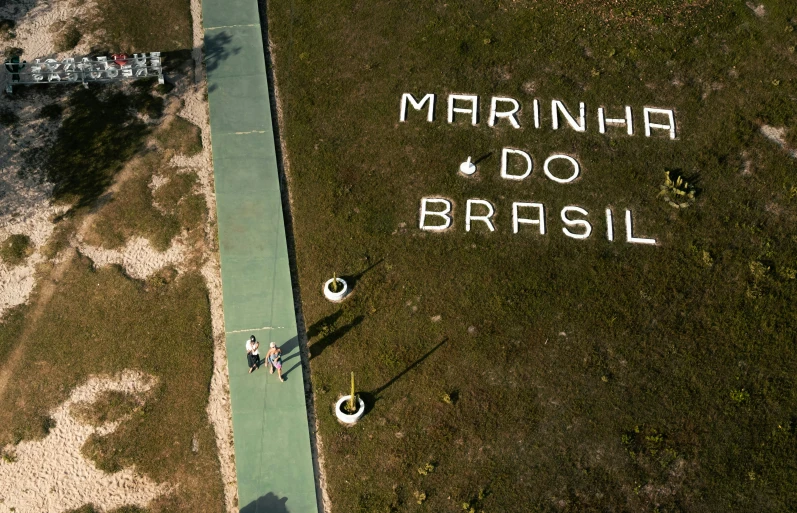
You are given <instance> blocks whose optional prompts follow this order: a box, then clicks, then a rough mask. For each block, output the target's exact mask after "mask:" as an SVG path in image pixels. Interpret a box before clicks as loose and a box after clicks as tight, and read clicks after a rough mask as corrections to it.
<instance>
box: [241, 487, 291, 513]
mask: <svg viewBox="0 0 797 513" xmlns="http://www.w3.org/2000/svg"><path fill="white" fill-rule="evenodd" d="M286 502H288V498H287V497H283V498H281V499H280V498H279V497H277V496H276V495H274V494H273V493H270V492H269V493H267V494H266V495H264V496H262V497H260V498H259V499H257V500H256V501H253V502H250V503H249V504H247V505H246V506H244V507H243V508H241V509H240V513H290V511H289V510H288V506H287V505H286V504H285V503H286Z"/></svg>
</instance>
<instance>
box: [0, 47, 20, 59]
mask: <svg viewBox="0 0 797 513" xmlns="http://www.w3.org/2000/svg"><path fill="white" fill-rule="evenodd" d="M22 52H23V50H22V48H19V47H17V46H9V47H8V48H6V49H5V51H4V52H3V57H5V58H6V60H10V59H13V58H14V57H20V58H21V57H22Z"/></svg>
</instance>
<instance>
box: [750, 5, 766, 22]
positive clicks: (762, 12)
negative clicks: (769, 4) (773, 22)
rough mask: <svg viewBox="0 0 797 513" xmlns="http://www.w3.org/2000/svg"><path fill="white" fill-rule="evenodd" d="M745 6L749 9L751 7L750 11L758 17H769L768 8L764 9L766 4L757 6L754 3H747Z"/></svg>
mask: <svg viewBox="0 0 797 513" xmlns="http://www.w3.org/2000/svg"><path fill="white" fill-rule="evenodd" d="M745 5H746V6H747V7H749V8H750V10H751V11H753V13H754V14H755V15H756V16H758V17H759V18H763V17H764V16H766V15H767V8H766V7H764V4H758V5H756V4H754V3H753V2H747V3H745Z"/></svg>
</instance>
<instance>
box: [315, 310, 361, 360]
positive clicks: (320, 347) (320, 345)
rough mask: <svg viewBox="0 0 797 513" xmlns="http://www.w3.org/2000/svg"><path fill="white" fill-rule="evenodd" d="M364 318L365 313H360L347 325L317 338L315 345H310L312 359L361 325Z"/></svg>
mask: <svg viewBox="0 0 797 513" xmlns="http://www.w3.org/2000/svg"><path fill="white" fill-rule="evenodd" d="M364 320H365V316H364V315H358V316H357V317H355V318H354V320H353V321H351V322H350V323H348V324H346V325H345V326H341V327H340V328H338V329H336V330H335V331H333V332H331V333H329V334H327V335H326V336H324V337H322V338H321V339H319V340H317V341H316V342H315V343H314V344H313V345H311V346H310V359H311V360H312V359H313V358H315V357H317V356H320V355H321V353H323V352H324V349H326V348H328V347H329V346H331V345H332V344H334V343H335V342H337V341H338V340H340V339H342V338H343V337H344V336H346V334H347V333H348V332H350V331H351V330H353V329H354V328H356V327H357V326H359V325H360V324H361V323H362V322H363V321H364Z"/></svg>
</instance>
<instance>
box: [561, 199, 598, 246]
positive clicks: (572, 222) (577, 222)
mask: <svg viewBox="0 0 797 513" xmlns="http://www.w3.org/2000/svg"><path fill="white" fill-rule="evenodd" d="M569 212H576V213H578V214H581V215H583V216H587V215H589V212H587V211H586V210H584V209H583V208H581V207H576V206H572V205H569V206H567V207H564V208H563V209H562V212H561V217H562V222H563V223H565V224H566V225H567V226H571V227H575V226H581V227H582V228H583V229H584V233H573V232H571V231H570V230H568V229H567V227H564V228H562V232H564V234H565V235H567V236H568V237H570V238H572V239H586V238H587V237H589V236H590V234H591V233H592V225H591V224H589V223H588V222H587V221H585V220H584V219H570V218H568V217H567V214H568V213H569Z"/></svg>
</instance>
